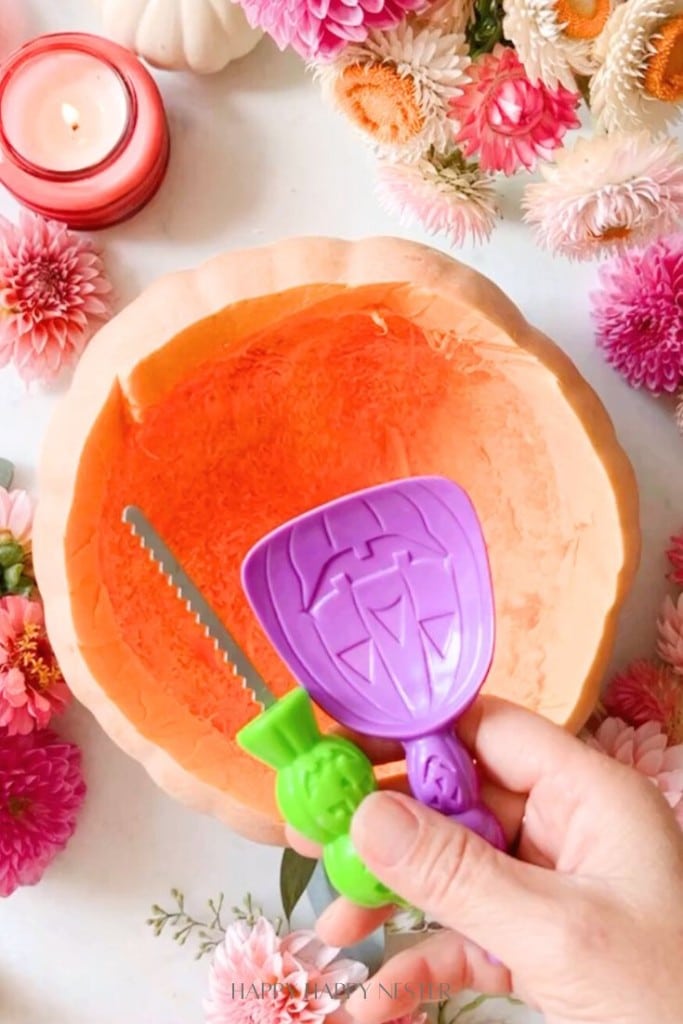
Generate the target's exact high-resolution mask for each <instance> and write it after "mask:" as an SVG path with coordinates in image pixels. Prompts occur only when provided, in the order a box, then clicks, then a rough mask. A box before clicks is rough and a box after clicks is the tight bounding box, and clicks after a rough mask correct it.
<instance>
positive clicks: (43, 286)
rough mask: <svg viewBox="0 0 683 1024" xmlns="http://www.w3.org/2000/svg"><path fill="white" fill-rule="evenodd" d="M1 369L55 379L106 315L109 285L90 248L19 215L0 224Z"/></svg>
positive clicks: (65, 232)
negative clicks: (15, 221)
mask: <svg viewBox="0 0 683 1024" xmlns="http://www.w3.org/2000/svg"><path fill="white" fill-rule="evenodd" d="M0 282H1V289H2V291H1V292H0V295H1V298H0V303H1V305H2V313H3V315H2V317H0V366H6V365H7V363H9V362H10V361H11V360H13V361H14V363H15V365H16V367H17V370H18V371H19V373H20V375H21V377H22V378H23V379H24V380H26V381H32V380H42V381H51V380H53V379H54V378H55V377H56V376H57V375H58V374H59V373H60V371H61V370H62V368H63V367H65V366H69V365H71V364H73V363H74V362H75V361H76V360H77V358H78V357H79V356H80V354H81V353H82V351H83V349H84V348H85V346H86V344H87V343H88V341H89V340H90V338H91V337H92V335H93V333H94V332H95V330H96V328H97V327H98V326H100V324H101V323H102V322H103V321H104V320H106V319H107V318H108V317H109V316H110V314H111V309H110V304H109V294H110V292H111V285H110V284H109V281H108V280H107V278H106V276H105V272H104V265H103V263H102V260H101V258H100V256H99V255H98V253H97V252H96V251H95V249H94V248H93V245H92V242H90V241H88V240H87V239H85V238H81V237H80V236H78V235H75V234H73V232H71V231H69V230H68V228H66V227H65V225H63V224H56V223H54V222H53V221H46V220H43V219H42V217H38V216H36V215H35V214H32V213H22V214H21V215H20V218H19V224H18V225H16V224H12V223H11V222H10V221H8V220H6V219H5V218H4V217H3V218H0Z"/></svg>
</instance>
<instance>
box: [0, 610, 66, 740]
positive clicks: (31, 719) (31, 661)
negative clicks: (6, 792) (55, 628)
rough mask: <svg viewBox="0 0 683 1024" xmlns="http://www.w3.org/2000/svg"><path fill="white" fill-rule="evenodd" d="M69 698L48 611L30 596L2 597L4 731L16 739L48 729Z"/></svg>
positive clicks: (0, 715) (0, 702)
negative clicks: (48, 630) (47, 619)
mask: <svg viewBox="0 0 683 1024" xmlns="http://www.w3.org/2000/svg"><path fill="white" fill-rule="evenodd" d="M69 697H70V694H69V690H68V689H67V685H66V683H65V682H64V677H63V676H62V673H61V671H60V669H59V666H58V664H57V660H56V658H55V656H54V652H53V650H52V648H51V646H50V641H49V640H48V638H47V633H46V632H45V620H44V617H43V609H42V606H41V605H40V604H39V603H38V601H29V600H27V598H25V597H3V598H0V729H4V730H6V731H7V733H8V734H9V735H10V736H14V735H16V734H20V735H25V734H27V733H30V732H33V730H34V729H44V728H45V726H46V725H47V724H48V722H49V721H50V719H51V718H52V716H53V715H54V714H56V713H58V712H60V711H63V710H64V708H65V707H66V705H67V703H68V701H69Z"/></svg>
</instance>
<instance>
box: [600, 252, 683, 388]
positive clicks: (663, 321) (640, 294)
mask: <svg viewBox="0 0 683 1024" xmlns="http://www.w3.org/2000/svg"><path fill="white" fill-rule="evenodd" d="M600 285H601V287H600V290H599V291H597V292H594V293H593V295H592V296H591V298H592V300H593V319H594V320H595V325H596V340H597V343H598V345H599V347H600V348H601V349H602V350H603V352H604V353H605V358H606V359H607V362H608V363H610V365H611V366H613V367H614V368H615V369H616V370H618V372H619V373H620V374H621V375H622V376H623V377H625V378H626V380H627V381H628V383H629V384H630V385H631V387H634V388H640V387H645V388H647V389H648V390H649V391H652V392H653V393H654V394H661V392H664V391H666V392H670V393H673V392H675V391H677V390H678V389H679V387H680V386H681V384H682V383H683V235H677V236H675V237H673V238H669V239H660V240H659V241H657V242H653V243H652V244H651V245H649V246H648V247H647V248H646V249H645V250H643V251H641V252H627V253H625V254H624V255H623V256H620V257H618V258H617V259H615V260H613V261H612V262H610V263H608V264H607V265H606V266H604V267H603V268H602V269H601V271H600Z"/></svg>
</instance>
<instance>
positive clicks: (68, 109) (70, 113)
mask: <svg viewBox="0 0 683 1024" xmlns="http://www.w3.org/2000/svg"><path fill="white" fill-rule="evenodd" d="M62 117H63V118H64V121H65V123H66V124H67V125H68V126H69V128H72V129H73V130H74V131H75V130H76V129H77V128H78V122H79V120H80V118H79V114H78V111H77V110H76V108H75V107H72V106H71V104H70V103H62Z"/></svg>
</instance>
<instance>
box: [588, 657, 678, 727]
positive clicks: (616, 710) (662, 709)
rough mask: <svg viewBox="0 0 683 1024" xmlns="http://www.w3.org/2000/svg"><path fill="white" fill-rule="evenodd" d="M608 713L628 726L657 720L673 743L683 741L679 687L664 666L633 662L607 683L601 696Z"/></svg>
mask: <svg viewBox="0 0 683 1024" xmlns="http://www.w3.org/2000/svg"><path fill="white" fill-rule="evenodd" d="M603 705H604V707H605V710H606V711H607V713H608V714H610V715H614V716H616V717H618V718H622V719H624V720H625V721H626V722H627V723H628V724H629V725H644V724H645V723H646V722H651V721H654V722H658V723H659V724H660V725H661V726H662V728H663V729H664V731H665V732H666V733H667V735H668V736H669V739H671V740H672V741H674V742H679V741H682V740H683V686H682V685H681V680H680V679H679V678H678V677H677V676H676V674H675V673H674V672H673V671H672V669H671V668H670V667H669V666H668V665H657V664H655V662H653V661H644V660H641V661H634V662H632V664H630V665H629V666H628V668H626V669H625V670H624V671H623V672H620V673H618V674H617V675H616V676H614V678H613V679H612V681H611V682H610V684H609V686H608V687H607V690H606V692H605V695H604V697H603Z"/></svg>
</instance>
